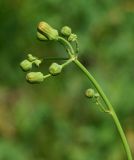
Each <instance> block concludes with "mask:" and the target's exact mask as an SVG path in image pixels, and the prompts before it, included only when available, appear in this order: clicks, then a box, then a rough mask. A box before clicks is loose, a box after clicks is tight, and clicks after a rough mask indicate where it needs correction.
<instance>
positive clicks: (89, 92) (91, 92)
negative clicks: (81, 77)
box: [85, 88, 100, 99]
mask: <svg viewBox="0 0 134 160" xmlns="http://www.w3.org/2000/svg"><path fill="white" fill-rule="evenodd" d="M85 96H86V97H88V98H96V99H98V98H99V97H100V95H99V93H95V91H94V89H92V88H89V89H87V90H86V91H85Z"/></svg>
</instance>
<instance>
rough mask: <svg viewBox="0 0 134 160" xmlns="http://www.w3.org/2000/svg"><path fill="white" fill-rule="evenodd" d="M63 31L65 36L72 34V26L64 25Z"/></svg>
mask: <svg viewBox="0 0 134 160" xmlns="http://www.w3.org/2000/svg"><path fill="white" fill-rule="evenodd" d="M61 33H62V34H63V35H64V36H70V34H71V33H72V30H71V28H70V27H68V26H64V27H62V29H61Z"/></svg>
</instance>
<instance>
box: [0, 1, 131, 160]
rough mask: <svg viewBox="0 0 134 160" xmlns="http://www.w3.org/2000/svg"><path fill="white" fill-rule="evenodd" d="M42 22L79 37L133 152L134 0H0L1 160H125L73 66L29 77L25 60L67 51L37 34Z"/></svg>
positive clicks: (110, 123) (112, 128)
mask: <svg viewBox="0 0 134 160" xmlns="http://www.w3.org/2000/svg"><path fill="white" fill-rule="evenodd" d="M42 20H44V21H46V22H48V23H49V24H51V25H52V26H53V27H55V28H57V29H60V28H61V27H62V26H64V25H68V26H70V27H71V28H72V30H73V32H75V33H76V34H77V35H78V37H79V43H80V55H79V59H80V60H81V62H82V63H83V64H84V65H85V66H86V67H87V68H88V70H89V71H90V72H91V73H92V74H93V75H94V77H95V78H96V79H97V80H98V81H99V83H100V84H101V86H102V87H103V89H104V91H105V92H106V94H107V96H108V97H109V98H110V100H111V103H112V104H113V106H114V108H115V110H116V112H117V115H118V116H119V119H120V121H121V124H122V126H123V129H124V131H125V134H126V136H127V139H128V141H129V144H130V146H131V150H132V152H133V154H134V116H133V115H134V1H133V0H67V1H65V0H0V69H1V71H0V160H63V159H64V160H104V159H106V160H126V157H125V152H124V149H123V146H122V143H121V140H120V137H119V135H118V133H117V130H116V128H115V126H114V124H113V121H112V119H111V118H110V117H109V116H108V115H107V114H104V113H102V112H100V110H99V109H98V108H97V106H96V105H95V104H94V103H93V102H92V101H90V100H89V99H86V98H85V96H84V92H85V90H86V89H87V88H89V87H91V84H90V82H89V81H88V79H87V78H86V77H85V76H84V75H83V73H82V72H80V71H79V69H77V67H76V66H75V65H73V64H72V65H70V66H68V67H67V68H65V70H64V71H63V72H62V73H61V74H60V75H59V76H57V77H53V78H50V79H48V80H46V81H45V82H44V83H42V84H40V85H30V84H28V83H27V82H26V81H25V74H24V73H23V72H22V71H21V70H20V68H19V63H20V62H21V61H22V60H23V59H25V57H26V55H27V54H28V53H31V54H33V55H35V56H37V57H49V56H50V57H51V56H57V57H58V56H59V57H60V56H62V57H64V56H65V53H64V50H63V48H62V46H61V45H59V44H57V43H53V42H52V43H44V42H39V41H38V40H37V39H36V27H37V24H38V22H40V21H42ZM50 64H51V61H49V62H45V63H44V64H43V65H41V70H42V72H44V73H47V70H48V67H49V65H50Z"/></svg>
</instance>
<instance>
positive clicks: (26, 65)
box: [20, 59, 32, 72]
mask: <svg viewBox="0 0 134 160" xmlns="http://www.w3.org/2000/svg"><path fill="white" fill-rule="evenodd" d="M20 67H21V68H22V70H23V71H25V72H26V71H29V70H30V69H31V68H32V63H31V62H30V61H28V60H27V59H25V60H24V61H22V62H21V63H20Z"/></svg>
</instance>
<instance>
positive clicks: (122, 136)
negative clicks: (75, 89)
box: [74, 59, 132, 160]
mask: <svg viewBox="0 0 134 160" xmlns="http://www.w3.org/2000/svg"><path fill="white" fill-rule="evenodd" d="M74 63H75V64H76V65H77V66H78V67H79V68H80V69H81V71H82V72H84V74H85V75H86V76H87V77H88V79H89V80H90V81H91V82H92V84H93V85H94V87H95V88H96V89H97V91H98V93H99V94H100V96H101V97H102V99H103V100H104V103H105V104H106V106H107V107H108V109H109V112H110V113H111V114H110V115H111V116H112V118H113V121H114V123H115V125H116V127H117V130H118V132H119V134H120V137H121V140H122V142H123V145H124V149H125V151H126V154H127V158H128V160H132V155H131V151H130V148H129V145H128V142H127V139H126V137H125V134H124V131H123V129H122V127H121V124H120V122H119V119H118V117H117V115H116V113H115V111H114V109H113V106H112V105H111V103H110V102H109V100H108V98H107V97H106V95H105V94H104V92H103V90H102V88H101V87H100V85H99V84H98V82H97V81H96V80H95V79H94V77H93V76H92V75H91V74H90V73H89V71H88V70H87V69H86V68H85V67H84V66H83V65H82V64H81V63H80V61H79V60H77V59H75V60H74Z"/></svg>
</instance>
